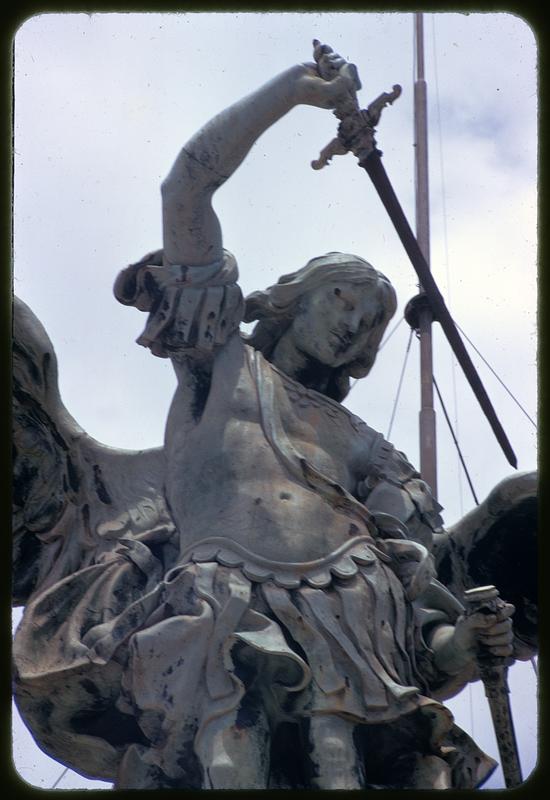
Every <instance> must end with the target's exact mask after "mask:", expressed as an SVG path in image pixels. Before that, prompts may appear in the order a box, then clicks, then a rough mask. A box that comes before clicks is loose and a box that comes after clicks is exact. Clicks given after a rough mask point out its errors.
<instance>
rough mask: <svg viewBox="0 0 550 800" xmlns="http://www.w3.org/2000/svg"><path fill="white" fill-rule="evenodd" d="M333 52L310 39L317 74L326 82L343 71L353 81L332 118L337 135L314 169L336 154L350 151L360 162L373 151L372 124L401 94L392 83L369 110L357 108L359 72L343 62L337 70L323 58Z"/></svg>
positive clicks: (326, 162)
mask: <svg viewBox="0 0 550 800" xmlns="http://www.w3.org/2000/svg"><path fill="white" fill-rule="evenodd" d="M333 52H334V51H333V50H332V47H329V45H327V44H321V43H320V42H319V40H318V39H314V40H313V58H314V59H315V62H316V64H317V71H318V73H319V75H320V77H321V78H323V79H324V80H326V81H331V80H333V79H334V78H335V77H336V76H337V75H338V73H339V72H340V71H341V70H346V71H347V73H348V75H349V76H350V77H351V78H352V82H353V87H350V90H349V92H348V93H347V94H345V95H344V96H343V97H342V98H341V99H340V101H339V102H338V103H337V105H336V106H335V108H334V112H333V113H334V115H335V116H336V117H337V118H338V119H339V120H340V125H339V126H338V136H337V137H336V138H335V139H333V140H332V141H331V142H329V144H328V145H327V146H326V147H324V148H323V150H321V154H320V156H319V158H318V159H317V160H315V161H312V162H311V166H312V167H313V169H322V168H323V167H324V166H326V165H327V164H328V163H329V161H330V160H331V158H332V157H333V156H335V155H344V154H345V153H347V152H349V151H350V150H351V151H352V152H353V154H354V155H355V156H357V158H358V159H359V164H360V165H361V166H363V162H364V161H366V159H367V158H368V157H369V155H370V154H371V153H372V152H373V151H374V150H375V149H376V140H375V138H374V134H375V125H377V124H378V121H379V119H380V115H381V113H382V110H383V109H384V108H385V107H386V106H387V105H391V104H392V103H393V101H394V100H396V99H397V98H398V97H399V95H400V94H401V87H400V86H399V85H398V84H395V85H394V86H393V88H392V91H391V92H383V93H382V94H381V95H379V96H378V97H377V98H376V99H375V100H373V102H372V103H370V104H369V106H368V108H366V109H360V108H359V103H358V101H357V92H358V90H359V89H360V88H361V81H360V79H359V73H358V72H357V67H356V66H355V64H350V63H346V64H344V65H342V66H340V67H336V66H335V65H334V64H332V63H331V62H330V61H329V60H327V59H324V60H323V56H324V55H330V54H331V53H333Z"/></svg>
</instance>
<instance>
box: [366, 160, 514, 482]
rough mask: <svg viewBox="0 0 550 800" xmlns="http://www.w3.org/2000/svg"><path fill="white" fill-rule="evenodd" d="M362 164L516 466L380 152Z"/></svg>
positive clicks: (436, 316) (457, 357)
mask: <svg viewBox="0 0 550 800" xmlns="http://www.w3.org/2000/svg"><path fill="white" fill-rule="evenodd" d="M359 163H360V165H361V166H362V167H363V168H364V169H365V170H366V172H367V173H368V175H369V177H370V179H371V181H372V182H373V184H374V187H375V188H376V191H377V192H378V195H379V197H380V199H381V200H382V203H383V204H384V207H385V208H386V211H387V212H388V214H389V216H390V219H391V221H392V222H393V225H394V227H395V230H396V231H397V234H398V236H399V238H400V239H401V242H402V244H403V246H404V248H405V250H406V252H407V254H408V256H409V258H410V260H411V263H412V265H413V267H414V269H415V271H416V274H417V275H418V277H419V279H420V283H421V285H422V289H423V290H424V292H425V293H426V296H427V298H428V300H429V302H430V306H431V309H432V313H433V316H434V319H436V320H437V321H438V322H439V324H440V325H441V327H442V328H443V331H444V333H445V335H446V337H447V341H448V342H449V344H450V346H451V348H452V350H453V353H454V354H455V356H456V359H457V361H458V363H459V364H460V366H461V368H462V371H463V372H464V375H465V376H466V380H467V381H468V383H469V384H470V386H471V388H472V391H473V393H474V395H475V397H476V398H477V401H478V403H479V405H480V406H481V408H482V410H483V412H484V414H485V416H486V418H487V420H488V422H489V424H490V426H491V428H492V430H493V433H494V434H495V436H496V438H497V441H498V443H499V444H500V446H501V448H502V450H503V452H504V455H505V456H506V458H507V460H508V463H509V464H511V466H512V467H517V459H516V456H515V453H514V451H513V449H512V446H511V444H510V442H509V441H508V437H507V436H506V433H505V432H504V429H503V427H502V425H501V424H500V421H499V419H498V417H497V415H496V412H495V409H494V408H493V404H492V403H491V401H490V399H489V396H488V394H487V392H486V391H485V387H484V386H483V384H482V382H481V379H480V377H479V375H478V373H477V370H476V368H475V366H474V364H473V363H472V360H471V358H470V355H469V353H468V351H467V350H466V348H465V346H464V343H463V341H462V339H461V337H460V334H459V333H458V330H457V328H456V325H455V324H454V321H453V318H452V317H451V315H450V313H449V310H448V308H447V306H446V305H445V300H444V299H443V296H442V294H441V292H440V291H439V289H438V287H437V284H436V282H435V280H434V278H433V275H432V273H431V271H430V268H429V266H428V263H427V261H426V259H425V258H424V255H423V254H422V251H421V249H420V247H419V245H418V242H417V240H416V237H415V235H414V234H413V232H412V230H411V227H410V225H409V223H408V222H407V218H406V217H405V214H404V212H403V209H402V208H401V205H400V203H399V200H398V199H397V196H396V194H395V192H394V190H393V187H392V185H391V183H390V180H389V178H388V175H387V173H386V170H385V168H384V165H383V164H382V161H381V159H380V153H379V151H377V150H374V151H372V152H371V153H370V154H369V156H368V157H367V158H365V159H363V160H361V161H360V162H359Z"/></svg>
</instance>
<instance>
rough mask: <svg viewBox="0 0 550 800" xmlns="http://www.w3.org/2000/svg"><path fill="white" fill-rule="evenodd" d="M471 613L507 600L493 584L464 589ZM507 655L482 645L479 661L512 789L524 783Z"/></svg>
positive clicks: (494, 610)
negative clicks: (512, 707) (513, 714)
mask: <svg viewBox="0 0 550 800" xmlns="http://www.w3.org/2000/svg"><path fill="white" fill-rule="evenodd" d="M464 600H465V602H466V608H467V613H468V614H474V613H476V612H478V611H481V612H483V613H485V614H496V615H498V612H499V610H500V609H501V608H502V607H503V606H504V602H503V601H502V600H501V598H500V597H499V593H498V590H497V589H496V588H495V587H494V586H478V587H476V588H475V589H468V590H467V591H466V592H464ZM509 663H510V661H509V660H507V659H506V658H501V657H498V656H493V655H491V654H490V653H488V652H487V651H486V650H484V648H483V647H480V648H479V652H478V656H477V664H478V668H479V676H480V678H481V680H482V683H483V686H484V688H485V695H486V696H487V700H488V701H489V708H490V709H491V717H492V720H493V727H494V729H495V735H496V740H497V745H498V752H499V756H500V764H501V766H502V772H503V773H504V782H505V784H506V788H508V789H512V788H514V787H515V786H519V785H520V784H521V783H522V780H523V778H522V776H521V766H520V762H519V754H518V746H517V742H516V735H515V731H514V723H513V720H512V710H511V708H510V697H509V695H510V689H509V688H508V665H509Z"/></svg>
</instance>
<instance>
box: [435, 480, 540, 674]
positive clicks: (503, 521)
mask: <svg viewBox="0 0 550 800" xmlns="http://www.w3.org/2000/svg"><path fill="white" fill-rule="evenodd" d="M537 506H538V503H537V473H536V472H524V473H518V474H515V475H511V476H510V477H508V478H505V479H504V480H503V481H501V482H500V483H499V484H497V486H495V488H494V489H493V490H492V491H491V492H490V494H489V495H488V497H487V499H486V500H485V501H484V502H483V503H481V504H480V505H479V506H477V508H475V509H474V510H473V511H471V512H470V513H469V514H467V515H466V516H465V517H463V518H462V519H461V520H460V521H459V522H458V523H456V525H453V526H452V527H449V528H448V530H447V532H446V533H444V534H440V535H438V537H437V545H436V548H435V560H436V568H437V574H438V578H439V580H440V581H441V582H442V583H443V584H445V586H447V588H448V589H450V590H451V592H452V593H453V594H454V595H455V597H458V598H459V599H461V598H462V596H463V594H464V590H465V589H472V588H473V587H475V586H483V585H487V584H492V585H494V586H496V587H497V589H498V590H499V592H500V595H501V597H502V598H503V599H504V600H506V601H508V602H510V603H513V604H514V606H515V607H516V611H515V613H514V616H513V623H514V657H515V658H516V659H519V660H527V659H529V658H531V657H532V656H533V655H535V654H536V653H537V652H538V636H537Z"/></svg>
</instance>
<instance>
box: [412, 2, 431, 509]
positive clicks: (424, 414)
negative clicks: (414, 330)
mask: <svg viewBox="0 0 550 800" xmlns="http://www.w3.org/2000/svg"><path fill="white" fill-rule="evenodd" d="M414 17H415V55H416V80H415V84H414V130H415V171H416V238H417V241H418V244H419V246H420V250H421V251H422V255H423V256H424V258H425V259H426V262H427V264H428V266H429V264H430V200H429V190H428V104H427V85H426V80H425V78H424V26H423V15H422V14H421V13H416V14H415V15H414ZM420 291H422V286H420ZM432 319H433V317H432V313H431V310H430V308H429V307H428V306H427V305H426V304H424V305H423V306H421V309H420V312H419V326H418V329H419V335H420V415H419V430H420V473H421V475H422V479H423V480H425V481H426V483H427V484H428V485H429V486H430V487H431V490H432V493H433V495H434V497H437V451H436V419H435V410H434V394H433V382H432V375H433V353H432Z"/></svg>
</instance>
